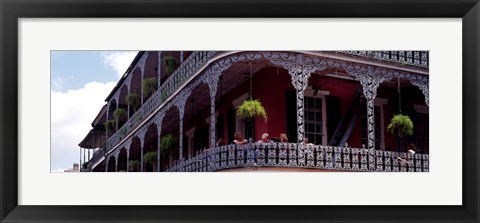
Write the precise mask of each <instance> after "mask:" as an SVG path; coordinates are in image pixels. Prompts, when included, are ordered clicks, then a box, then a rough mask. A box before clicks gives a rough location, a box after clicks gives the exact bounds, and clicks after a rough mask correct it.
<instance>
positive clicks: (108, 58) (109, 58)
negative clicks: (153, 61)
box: [102, 51, 138, 78]
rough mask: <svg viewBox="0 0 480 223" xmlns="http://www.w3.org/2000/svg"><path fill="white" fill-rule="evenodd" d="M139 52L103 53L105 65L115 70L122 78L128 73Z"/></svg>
mask: <svg viewBox="0 0 480 223" xmlns="http://www.w3.org/2000/svg"><path fill="white" fill-rule="evenodd" d="M137 53H138V51H110V52H107V53H102V57H103V63H104V64H105V65H106V66H109V67H111V68H112V69H113V70H115V73H116V74H117V77H118V78H120V77H122V75H123V74H124V73H125V71H127V68H128V66H130V64H131V63H132V61H133V59H134V58H135V56H136V55H137Z"/></svg>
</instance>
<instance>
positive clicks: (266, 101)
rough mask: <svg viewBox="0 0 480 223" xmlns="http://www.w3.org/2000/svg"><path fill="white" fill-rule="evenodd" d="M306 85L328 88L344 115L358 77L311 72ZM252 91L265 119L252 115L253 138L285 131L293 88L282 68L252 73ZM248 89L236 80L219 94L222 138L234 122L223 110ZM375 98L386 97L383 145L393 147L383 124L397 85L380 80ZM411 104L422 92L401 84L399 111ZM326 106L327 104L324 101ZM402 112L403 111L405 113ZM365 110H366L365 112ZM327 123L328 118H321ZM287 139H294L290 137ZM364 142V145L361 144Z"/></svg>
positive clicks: (356, 138)
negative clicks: (234, 85)
mask: <svg viewBox="0 0 480 223" xmlns="http://www.w3.org/2000/svg"><path fill="white" fill-rule="evenodd" d="M309 83H310V85H314V86H315V87H318V88H319V89H321V90H325V91H328V92H329V95H330V96H335V97H339V98H340V111H341V114H340V117H342V116H343V115H344V113H345V112H346V110H347V109H348V108H349V106H350V104H351V103H352V100H353V97H354V95H355V93H356V91H357V89H358V88H359V87H360V84H359V82H358V81H353V80H346V79H340V78H334V77H327V76H312V77H311V78H310V79H309ZM252 87H253V89H252V93H253V96H254V98H255V99H259V100H260V101H261V102H262V104H263V106H264V107H265V110H266V112H267V114H268V121H267V122H265V121H264V120H263V119H262V118H256V119H255V139H254V140H255V141H256V140H259V139H260V138H261V135H262V134H263V133H265V132H267V133H269V134H270V137H278V136H279V135H280V133H286V132H287V129H286V128H287V126H286V120H287V117H286V98H285V92H286V91H287V90H290V91H294V88H293V86H292V84H291V77H290V75H289V74H288V72H287V71H286V70H284V69H277V68H265V69H262V70H260V71H259V72H257V73H256V74H254V76H253V86H252ZM248 90H249V83H248V81H244V82H243V83H240V84H239V85H238V86H237V87H235V88H234V89H233V90H231V91H229V92H227V93H226V94H224V95H223V96H222V102H223V103H222V105H221V106H220V107H218V108H217V111H218V113H219V115H221V116H222V117H223V119H224V138H225V140H226V141H227V142H228V143H231V142H232V141H233V139H230V138H228V131H227V130H228V125H235V123H228V122H227V112H228V111H229V110H230V109H232V107H233V106H232V103H231V102H232V101H233V100H235V99H237V98H238V97H240V96H241V95H243V94H245V93H247V92H248ZM377 98H387V99H388V103H387V104H386V105H384V126H383V127H384V130H385V133H384V136H385V147H388V146H391V147H392V148H395V138H394V137H393V136H392V135H390V133H388V132H386V129H387V125H388V123H389V121H390V119H391V118H392V117H393V114H396V113H397V110H398V94H397V89H396V88H395V87H393V86H387V85H384V84H382V85H381V86H380V87H379V88H378V91H377ZM413 104H421V105H422V104H423V105H424V104H425V102H424V96H423V94H422V92H421V91H420V90H418V88H416V87H414V86H409V87H405V88H404V89H402V111H405V112H412V110H413ZM326 106H327V108H328V106H329V104H328V103H327V104H326ZM327 108H325V109H327ZM405 112H403V113H404V114H405ZM365 113H366V112H365ZM209 115H210V111H209V110H208V109H207V110H205V111H203V112H202V113H201V114H199V116H200V117H201V120H204V119H205V118H207V117H209ZM325 121H326V122H327V123H328V121H329V120H325ZM360 121H361V119H360V117H359V118H358V120H357V123H356V126H355V128H354V129H353V131H352V133H351V135H350V138H349V140H348V144H349V145H350V146H351V147H356V148H361V146H362V142H361V136H362V132H361V122H360ZM330 134H332V133H330ZM330 138H331V135H327V141H328V140H330ZM290 141H295V140H294V139H290ZM365 146H367V145H365Z"/></svg>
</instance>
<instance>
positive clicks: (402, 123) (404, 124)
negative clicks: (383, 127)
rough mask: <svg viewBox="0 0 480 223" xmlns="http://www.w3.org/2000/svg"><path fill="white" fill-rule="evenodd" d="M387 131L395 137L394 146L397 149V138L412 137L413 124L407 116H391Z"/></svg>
mask: <svg viewBox="0 0 480 223" xmlns="http://www.w3.org/2000/svg"><path fill="white" fill-rule="evenodd" d="M387 131H388V132H390V133H391V134H392V135H394V136H395V137H396V141H397V142H396V144H397V147H399V138H402V137H405V136H410V135H413V122H412V120H410V117H408V115H402V114H398V115H393V118H392V119H391V120H390V124H388V126H387Z"/></svg>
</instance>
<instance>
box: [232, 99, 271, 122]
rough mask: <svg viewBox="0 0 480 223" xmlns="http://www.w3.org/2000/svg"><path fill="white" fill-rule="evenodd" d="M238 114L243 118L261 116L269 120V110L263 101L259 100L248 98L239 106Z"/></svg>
mask: <svg viewBox="0 0 480 223" xmlns="http://www.w3.org/2000/svg"><path fill="white" fill-rule="evenodd" d="M237 115H238V116H240V117H242V118H254V117H261V118H263V119H264V120H265V121H267V119H268V117H267V112H266V111H265V108H264V107H263V106H262V103H261V102H260V101H259V100H258V99H257V100H252V99H248V100H245V101H244V102H243V104H242V105H241V106H240V107H239V108H238V110H237Z"/></svg>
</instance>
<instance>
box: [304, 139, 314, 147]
mask: <svg viewBox="0 0 480 223" xmlns="http://www.w3.org/2000/svg"><path fill="white" fill-rule="evenodd" d="M303 145H312V146H313V143H308V138H307V137H305V138H304V139H303Z"/></svg>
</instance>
